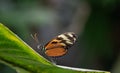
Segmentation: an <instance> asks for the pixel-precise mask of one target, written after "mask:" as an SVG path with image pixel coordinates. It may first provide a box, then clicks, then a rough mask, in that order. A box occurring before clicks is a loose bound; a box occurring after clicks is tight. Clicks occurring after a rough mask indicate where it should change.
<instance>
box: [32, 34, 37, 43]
mask: <svg viewBox="0 0 120 73" xmlns="http://www.w3.org/2000/svg"><path fill="white" fill-rule="evenodd" d="M31 37H32V38H33V39H34V40H35V42H37V43H38V44H39V40H38V38H37V33H35V34H34V35H32V34H31Z"/></svg>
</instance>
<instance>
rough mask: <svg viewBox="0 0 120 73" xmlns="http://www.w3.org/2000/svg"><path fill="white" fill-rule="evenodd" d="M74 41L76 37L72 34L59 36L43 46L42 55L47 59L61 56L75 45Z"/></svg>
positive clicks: (67, 33)
mask: <svg viewBox="0 0 120 73" xmlns="http://www.w3.org/2000/svg"><path fill="white" fill-rule="evenodd" d="M35 38H36V36H35ZM75 41H76V35H75V33H74V32H66V33H63V34H60V35H58V36H56V37H55V38H53V39H52V40H51V41H49V42H48V43H47V44H46V45H45V46H44V48H43V49H44V53H45V54H46V55H47V56H48V57H54V58H55V57H60V56H63V55H65V54H66V53H67V52H68V49H69V48H70V47H71V46H72V45H73V44H74V43H75Z"/></svg>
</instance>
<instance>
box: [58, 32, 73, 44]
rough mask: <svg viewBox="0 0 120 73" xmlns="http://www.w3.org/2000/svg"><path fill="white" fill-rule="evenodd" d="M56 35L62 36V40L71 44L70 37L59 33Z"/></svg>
mask: <svg viewBox="0 0 120 73" xmlns="http://www.w3.org/2000/svg"><path fill="white" fill-rule="evenodd" d="M58 37H61V38H63V40H65V41H66V43H67V44H73V43H72V42H71V41H70V39H68V38H67V37H66V36H65V35H63V34H62V35H59V36H58Z"/></svg>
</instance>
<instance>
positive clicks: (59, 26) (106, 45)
mask: <svg viewBox="0 0 120 73" xmlns="http://www.w3.org/2000/svg"><path fill="white" fill-rule="evenodd" d="M0 22H1V23H3V24H5V25H6V26H7V27H8V28H10V29H11V30H12V31H13V32H14V33H15V34H17V35H18V36H19V37H20V38H21V39H23V40H24V41H25V42H26V43H27V44H29V45H30V46H31V47H33V48H34V49H35V50H36V51H37V52H38V53H40V54H41V51H40V50H38V49H37V48H36V46H37V45H38V44H37V43H36V42H35V41H34V40H33V39H32V37H31V34H35V33H38V38H39V41H40V45H45V44H46V43H47V42H48V41H50V40H51V39H52V38H54V37H55V36H57V35H58V34H61V33H64V32H68V31H72V32H75V33H76V34H77V36H78V38H77V42H76V43H75V45H74V46H73V47H72V48H70V49H69V51H68V54H66V55H65V56H63V57H60V58H57V64H59V65H65V66H71V67H79V68H87V69H99V70H106V71H112V73H119V72H120V0H0ZM0 73H16V72H15V71H14V70H12V69H11V68H9V67H7V66H5V65H3V64H0Z"/></svg>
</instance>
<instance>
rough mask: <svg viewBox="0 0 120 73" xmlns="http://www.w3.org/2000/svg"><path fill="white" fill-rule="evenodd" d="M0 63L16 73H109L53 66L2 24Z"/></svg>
mask: <svg viewBox="0 0 120 73" xmlns="http://www.w3.org/2000/svg"><path fill="white" fill-rule="evenodd" d="M0 62H1V63H3V64H6V65H8V66H10V67H11V68H13V69H15V70H16V71H17V72H18V73H110V72H106V71H98V70H87V69H78V68H71V67H65V66H59V65H55V64H53V63H51V62H50V61H48V60H46V59H45V58H43V57H42V56H41V55H39V54H38V53H37V52H35V51H34V50H33V49H32V48H31V47H30V46H28V45H27V44H26V43H25V42H23V41H22V40H21V39H20V38H19V37H18V36H17V35H15V34H14V33H13V32H12V31H10V30H9V29H8V28H7V27H5V26H4V25H3V24H0Z"/></svg>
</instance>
